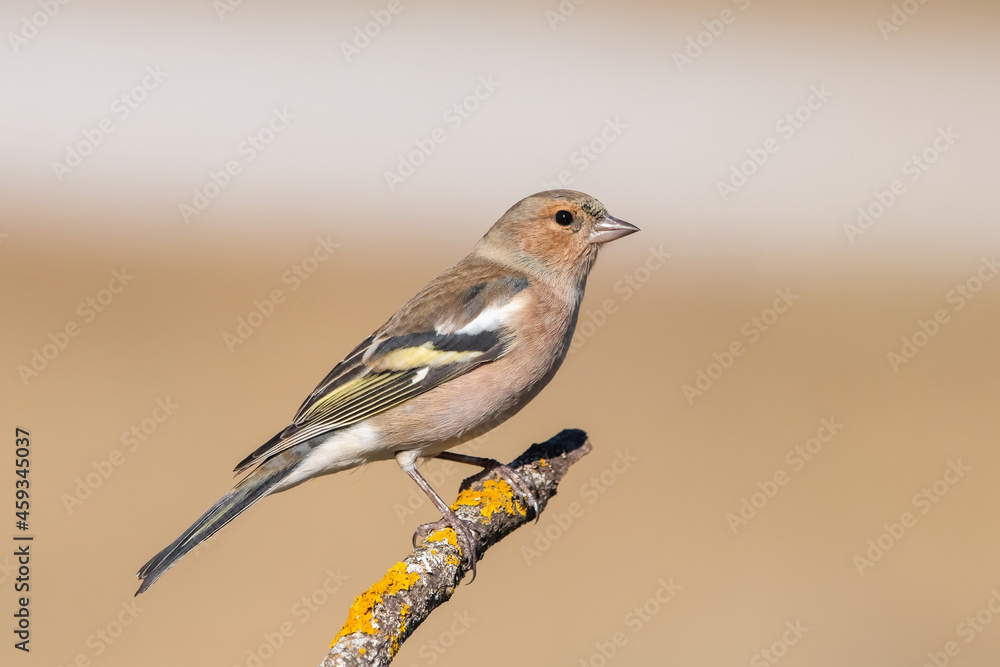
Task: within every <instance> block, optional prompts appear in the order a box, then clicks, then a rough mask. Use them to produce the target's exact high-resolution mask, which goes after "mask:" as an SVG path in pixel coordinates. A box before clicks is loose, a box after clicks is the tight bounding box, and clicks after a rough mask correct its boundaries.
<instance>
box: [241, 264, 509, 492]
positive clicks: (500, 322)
mask: <svg viewBox="0 0 1000 667" xmlns="http://www.w3.org/2000/svg"><path fill="white" fill-rule="evenodd" d="M526 286H527V281H526V280H525V279H523V278H516V279H515V278H510V277H505V278H498V279H493V280H487V281H483V282H477V283H475V284H473V285H471V286H469V287H468V288H466V289H461V290H455V289H454V286H452V289H451V290H449V293H446V294H441V293H434V292H435V291H437V290H435V283H432V284H431V285H429V286H428V287H427V288H425V290H424V292H421V293H420V294H418V295H417V296H416V297H414V299H413V300H411V302H410V303H409V304H407V305H406V306H404V307H403V308H402V309H401V310H400V312H399V313H397V314H396V315H395V316H394V317H393V319H391V320H390V321H389V322H388V323H386V325H385V326H383V327H382V328H381V329H379V330H378V331H377V332H375V333H374V334H372V335H371V336H370V337H369V338H368V339H366V340H365V341H364V342H363V343H362V344H361V345H359V346H358V347H357V348H355V349H354V350H353V351H352V352H351V354H349V355H348V356H347V358H345V359H344V360H343V361H342V362H340V363H339V364H337V366H336V367H335V368H334V369H333V370H332V371H331V372H330V373H329V375H327V376H326V378H324V379H323V381H322V382H320V384H319V385H318V386H317V387H316V389H315V390H314V391H313V393H312V394H311V395H310V396H309V398H307V399H306V401H305V402H304V403H303V404H302V406H301V407H300V408H299V410H298V412H297V413H296V415H295V419H294V420H293V421H292V424H291V425H289V426H288V427H287V428H286V429H284V430H283V431H282V432H281V433H279V434H277V435H276V436H274V437H273V438H271V440H269V441H268V442H266V443H264V444H263V445H262V446H261V447H259V448H258V449H257V450H256V451H254V452H253V453H252V454H250V456H248V457H247V458H245V459H244V460H243V461H241V462H240V463H239V465H237V466H236V472H237V473H240V472H243V471H244V470H246V469H248V468H250V467H252V466H254V465H256V464H258V463H261V462H263V461H264V460H266V459H269V458H271V457H272V456H274V455H276V454H278V453H280V452H283V451H284V450H286V449H288V448H289V447H294V446H295V445H297V444H299V443H302V442H305V441H306V440H309V439H310V438H314V437H316V436H318V435H322V434H323V433H328V432H330V431H334V430H338V429H342V428H345V427H347V426H350V425H352V424H356V423H358V422H360V421H363V420H365V419H368V418H369V417H372V416H374V415H377V414H379V413H381V412H384V411H386V410H389V409H390V408H393V407H395V406H397V405H400V404H401V403H404V402H406V401H408V400H409V399H411V398H413V397H415V396H419V395H420V394H423V393H424V392H427V391H430V390H431V389H433V388H434V387H437V386H439V385H441V384H443V383H445V382H447V381H449V380H451V379H454V378H456V377H458V376H460V375H463V374H465V373H468V372H469V371H471V370H472V369H474V368H476V367H477V366H480V365H482V364H485V363H488V362H490V361H493V360H495V359H498V358H500V357H502V356H503V355H504V354H506V353H507V352H508V351H509V350H510V348H511V347H512V337H511V331H510V329H509V327H508V326H507V325H506V324H507V322H508V321H509V318H510V315H511V314H512V313H513V311H515V310H516V309H517V308H519V307H520V305H521V302H520V301H519V299H518V294H519V293H520V292H521V291H522V290H523V289H524V287H526ZM438 289H440V288H438ZM429 291H430V292H431V293H428V292H429ZM442 297H444V299H442ZM429 301H432V302H434V303H435V304H436V306H437V308H435V309H434V310H433V311H430V312H421V311H422V310H425V309H422V308H421V305H422V303H428V302H429Z"/></svg>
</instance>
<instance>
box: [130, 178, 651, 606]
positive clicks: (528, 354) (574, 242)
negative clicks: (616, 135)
mask: <svg viewBox="0 0 1000 667" xmlns="http://www.w3.org/2000/svg"><path fill="white" fill-rule="evenodd" d="M637 231H639V229H638V228H637V227H635V226H634V225H631V224H629V223H627V222H624V221H622V220H618V219H617V218H613V217H612V216H610V215H608V213H607V211H606V209H605V208H604V206H603V205H602V204H601V203H600V202H599V201H597V200H596V199H594V198H593V197H590V196H589V195H586V194H583V193H582V192H574V191H572V190H551V191H549V192H541V193H538V194H534V195H531V196H530V197H527V198H525V199H522V200H521V201H519V202H518V203H517V204H515V205H514V206H512V207H511V208H510V210H508V211H507V212H506V213H505V214H504V215H503V216H502V217H501V218H500V219H499V220H498V221H497V222H496V223H495V224H494V225H493V227H491V228H490V230H489V231H488V232H487V233H486V235H485V236H484V237H483V238H482V239H481V240H480V241H479V243H477V244H476V246H475V248H473V250H472V252H471V253H470V254H469V255H468V256H467V257H466V258H465V259H463V260H462V261H460V262H459V263H458V264H456V265H455V266H453V267H451V268H450V269H448V270H446V271H445V272H444V273H442V274H441V275H440V276H438V277H437V278H435V279H434V280H432V281H431V282H430V283H429V284H428V285H427V286H426V287H424V288H423V289H422V290H421V291H420V292H419V293H417V295H416V296H414V297H413V298H412V299H410V301H409V302H407V303H406V304H405V305H404V306H403V307H402V308H400V309H399V310H398V311H397V312H396V314H395V315H393V316H392V317H391V318H390V319H389V321H388V322H386V323H385V324H384V325H382V327H380V328H379V329H378V330H377V331H375V333H373V334H372V335H371V336H369V337H368V338H366V339H365V340H364V341H362V343H361V344H360V345H358V346H357V347H356V348H354V350H353V351H352V352H351V353H350V354H348V355H347V357H346V358H345V359H344V360H343V361H341V362H340V363H339V364H337V365H336V367H334V369H333V370H332V371H330V373H329V374H328V375H327V376H326V377H325V378H323V381H322V382H320V383H319V385H318V386H317V387H316V389H314V390H313V392H312V393H311V394H310V395H309V397H308V398H307V399H306V400H305V402H304V403H303V404H302V406H301V407H300V408H299V410H298V412H297V413H296V414H295V418H294V419H293V420H292V423H291V424H290V425H289V426H287V427H286V428H284V429H283V430H282V431H281V432H280V433H278V434H277V435H275V436H274V437H273V438H271V439H270V440H268V441H267V442H266V443H264V444H263V445H261V446H260V447H259V448H258V449H257V450H255V451H254V452H253V453H252V454H250V455H249V456H248V457H246V458H245V459H243V460H242V461H241V462H240V463H239V465H237V466H236V472H237V473H242V472H245V471H247V470H251V469H252V470H251V472H250V473H249V474H248V475H247V476H246V477H244V478H243V479H242V480H241V481H240V482H239V483H238V484H236V486H235V487H234V488H233V490H232V491H230V492H229V493H227V494H226V495H225V496H224V497H223V498H222V499H221V500H219V501H218V502H217V503H216V504H215V505H213V506H212V508H211V509H209V510H208V511H207V512H206V513H205V514H204V515H202V517H201V518H200V519H198V520H197V521H196V522H195V523H194V524H193V525H192V526H191V527H190V528H188V529H187V530H186V531H184V533H183V534H182V535H181V536H180V537H178V538H177V539H176V540H174V542H173V543H171V544H170V545H169V546H167V547H166V548H165V549H163V550H162V551H161V552H160V553H158V554H157V555H156V556H154V557H153V558H152V559H151V560H150V561H149V562H148V563H146V564H145V565H143V566H142V569H140V570H139V573H138V577H139V578H140V579H142V584H141V585H140V586H139V590H138V591H136V595H138V594H139V593H142V592H144V591H145V590H146V589H148V588H149V587H150V586H151V585H152V584H153V582H154V581H156V580H157V579H158V578H159V577H160V576H161V575H162V574H163V573H164V572H165V571H167V569H169V568H170V567H171V566H172V565H173V564H174V563H175V562H177V560H178V559H180V558H181V557H182V556H183V555H184V554H186V553H188V552H189V551H190V550H191V549H193V548H194V547H195V546H197V545H198V544H199V543H201V542H202V541H203V540H206V539H208V538H209V537H211V536H212V535H213V534H215V532H217V531H218V530H219V529H221V528H222V527H223V526H225V525H226V524H227V523H229V522H230V521H232V520H233V519H235V518H236V517H237V516H239V515H240V514H242V513H243V512H244V511H245V510H246V509H247V508H248V507H250V506H251V505H253V504H254V503H255V502H257V501H258V500H260V499H261V498H263V497H264V496H267V495H268V494H271V493H276V492H278V491H284V490H286V489H290V488H292V487H293V486H296V485H298V484H301V483H302V482H304V481H306V480H308V479H311V478H313V477H317V476H320V475H327V474H330V473H335V472H340V471H342V470H347V469H350V468H354V467H357V466H360V465H362V464H365V463H371V462H373V461H381V460H387V459H390V458H395V459H396V462H397V463H398V464H399V466H400V467H401V468H402V469H403V471H404V472H405V473H406V474H407V475H409V476H410V477H411V478H413V481H415V482H416V483H417V484H418V485H419V486H420V488H421V489H423V491H424V493H426V494H427V496H428V497H429V498H430V500H431V501H432V502H433V503H434V506H435V507H437V509H438V510H439V511H440V512H441V514H442V518H443V521H445V522H446V523H448V524H449V525H450V526H451V527H452V528H454V529H455V532H456V534H457V536H458V538H459V540H460V541H461V544H460V547H461V550H462V555H463V557H464V558H465V559H466V563H467V564H468V565H469V566H470V569H472V570H473V572H475V559H476V549H475V547H474V535H473V533H472V531H471V529H470V528H469V527H468V526H467V525H466V524H465V523H464V522H463V521H462V520H461V519H459V518H458V516H457V515H456V514H455V513H454V512H453V511H452V510H451V509H450V508H449V507H448V504H447V503H446V502H445V501H444V500H442V499H441V497H440V496H439V495H438V494H437V493H436V492H435V491H434V489H432V488H431V486H430V484H428V483H427V480H425V479H424V477H423V476H422V475H421V474H420V472H419V471H418V470H417V465H416V464H417V460H418V459H420V458H428V457H438V458H444V459H448V460H452V461H458V462H462V463H470V464H474V465H479V466H482V467H483V468H498V469H499V472H500V474H501V475H502V476H504V478H505V479H507V480H508V481H509V482H510V483H511V486H512V487H513V489H514V490H515V492H517V493H519V495H521V496H522V499H523V500H524V501H525V503H526V504H527V505H528V506H530V507H532V509H533V510H534V512H535V515H536V516H537V513H538V509H537V506H536V504H535V501H534V496H533V494H532V493H531V490H530V489H529V488H528V487H527V486H526V485H525V483H524V481H523V480H520V479H518V478H517V476H516V474H515V473H513V472H512V471H510V470H509V469H507V468H506V466H503V465H501V464H500V463H498V462H497V461H494V460H492V459H484V458H479V457H473V456H467V455H463V454H457V453H454V452H448V451H447V450H449V449H451V448H453V447H455V446H457V445H460V444H461V443H463V442H466V441H468V440H471V439H472V438H474V437H476V436H478V435H480V434H482V433H483V432H485V431H486V430H488V429H490V428H492V427H494V426H496V425H498V424H500V423H501V422H503V421H504V420H506V419H507V418H509V417H510V416H511V415H513V414H514V413H516V412H517V411H518V410H520V409H521V408H522V407H524V406H525V405H526V404H527V403H528V402H529V401H530V400H531V399H532V398H534V397H535V396H536V395H537V394H538V392H539V391H541V389H542V388H543V387H544V386H545V385H546V384H547V383H548V382H549V380H551V379H552V376H553V375H554V374H555V372H556V370H557V369H558V368H559V366H560V365H561V364H562V361H563V359H565V357H566V352H567V350H568V349H569V344H570V340H571V338H572V336H573V330H574V328H575V327H576V321H577V316H578V314H579V312H580V302H581V301H582V300H583V291H584V287H585V286H586V283H587V275H588V274H589V273H590V269H591V267H593V265H594V261H595V260H596V258H597V252H598V249H599V248H600V247H601V246H602V245H603V244H605V243H607V242H609V241H613V240H615V239H618V238H621V237H622V236H625V235H627V234H631V233H633V232H637ZM418 532H419V531H418Z"/></svg>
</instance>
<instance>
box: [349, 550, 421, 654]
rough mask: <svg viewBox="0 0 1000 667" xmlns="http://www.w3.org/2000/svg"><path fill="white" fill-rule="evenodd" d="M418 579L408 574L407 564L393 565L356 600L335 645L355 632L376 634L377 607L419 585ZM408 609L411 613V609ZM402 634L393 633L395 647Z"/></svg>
mask: <svg viewBox="0 0 1000 667" xmlns="http://www.w3.org/2000/svg"><path fill="white" fill-rule="evenodd" d="M418 579H420V575H419V574H417V573H415V572H414V573H413V574H408V573H407V572H406V563H403V562H402V561H400V562H399V563H396V564H395V565H393V566H392V567H391V568H390V569H389V571H388V572H386V573H385V576H384V577H382V580H381V581H379V582H378V583H376V584H375V585H374V586H372V587H371V588H369V589H368V590H367V591H365V592H364V593H362V594H361V595H359V596H358V597H356V598H355V599H354V604H352V605H351V609H350V611H348V612H347V621H346V622H345V623H344V627H342V628H341V629H340V632H339V633H337V636H336V637H334V638H333V644H336V643H337V640H338V639H340V638H341V637H346V636H347V635H351V634H354V633H355V632H363V633H364V634H366V635H373V634H375V633H376V631H377V630H376V628H375V625H374V620H375V615H374V614H375V605H376V604H382V601H383V599H384V598H385V596H387V595H394V594H396V593H398V592H399V591H405V590H409V589H410V587H411V586H413V584H415V583H417V580H418ZM406 609H407V611H409V607H407V608H406ZM404 628H405V625H404ZM400 633H402V630H400V631H399V632H397V633H393V644H394V645H395V644H396V643H398V641H399V634H400ZM333 644H331V646H333Z"/></svg>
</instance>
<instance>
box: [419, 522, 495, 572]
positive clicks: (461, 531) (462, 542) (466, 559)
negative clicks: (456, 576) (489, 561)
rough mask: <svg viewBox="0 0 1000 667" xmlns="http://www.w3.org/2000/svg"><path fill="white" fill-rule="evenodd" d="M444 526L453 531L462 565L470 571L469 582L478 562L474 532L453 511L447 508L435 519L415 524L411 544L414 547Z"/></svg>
mask: <svg viewBox="0 0 1000 667" xmlns="http://www.w3.org/2000/svg"><path fill="white" fill-rule="evenodd" d="M445 528H451V529H452V530H454V531H455V537H456V544H455V546H457V547H458V550H459V552H460V554H461V556H462V563H463V565H465V567H466V568H467V569H468V570H469V571H470V572H471V573H472V579H469V583H470V584H471V583H472V582H473V581H475V579H476V563H477V562H479V557H478V555H477V553H476V534H475V532H473V530H472V528H471V527H470V526H469V524H468V523H466V522H465V521H462V520H461V519H460V518H459V517H458V515H457V514H455V513H454V512H453V511H451V510H448V513H447V514H445V515H444V516H442V517H441V518H440V519H438V520H437V521H432V522H431V523H425V524H421V525H419V526H417V530H416V531H415V532H414V533H413V546H414V547H416V546H417V542H418V541H419V540H424V541H426V540H427V538H428V537H429V536H430V535H432V534H434V533H435V532H437V531H439V530H442V529H445Z"/></svg>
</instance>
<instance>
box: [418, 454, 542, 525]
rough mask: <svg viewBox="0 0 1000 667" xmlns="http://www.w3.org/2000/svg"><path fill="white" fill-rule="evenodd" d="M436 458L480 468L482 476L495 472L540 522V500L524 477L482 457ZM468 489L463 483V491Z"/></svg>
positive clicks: (440, 456)
mask: <svg viewBox="0 0 1000 667" xmlns="http://www.w3.org/2000/svg"><path fill="white" fill-rule="evenodd" d="M434 458H438V459H443V460H445V461H454V462H455V463H465V464H468V465H471V466H479V467H480V468H482V469H483V472H482V473H481V475H485V474H487V473H489V472H490V471H491V470H495V471H496V472H497V474H498V475H500V477H501V478H502V479H503V480H504V481H505V482H507V483H508V484H510V488H511V489H513V490H514V493H515V494H517V495H519V496H520V499H521V501H522V502H523V503H524V505H525V507H530V508H531V511H532V512H534V513H535V521H538V517H539V512H538V500H537V499H536V498H535V492H534V491H532V490H531V487H529V486H528V484H527V483H525V481H524V478H523V477H521V476H520V475H518V474H517V473H516V472H514V471H513V470H511V469H510V468H508V467H507V466H505V465H504V464H502V463H500V462H499V461H497V460H496V459H487V458H483V457H481V456H469V455H468V454H458V453H456V452H441V453H440V454H438V455H437V456H436V457H434ZM467 481H468V480H467ZM470 483H471V482H470ZM466 488H468V485H467V484H466V483H464V482H463V483H462V489H463V490H464V489H466Z"/></svg>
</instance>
